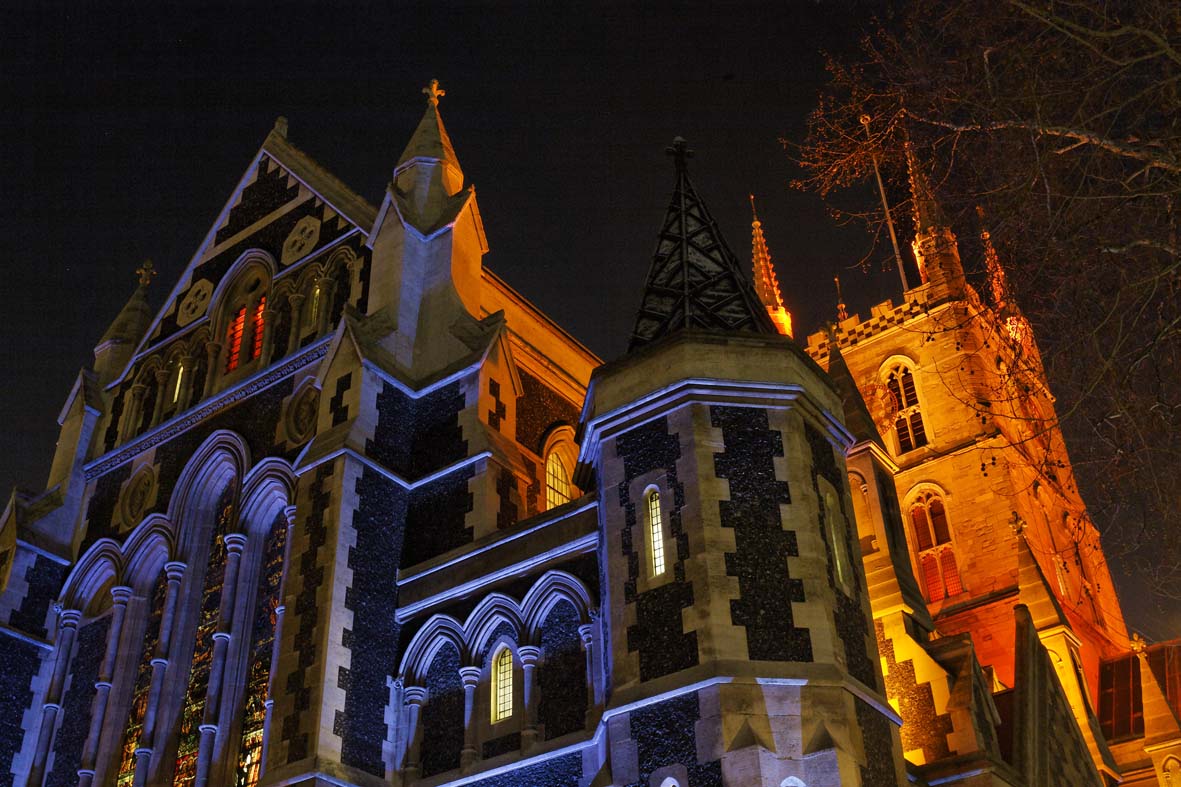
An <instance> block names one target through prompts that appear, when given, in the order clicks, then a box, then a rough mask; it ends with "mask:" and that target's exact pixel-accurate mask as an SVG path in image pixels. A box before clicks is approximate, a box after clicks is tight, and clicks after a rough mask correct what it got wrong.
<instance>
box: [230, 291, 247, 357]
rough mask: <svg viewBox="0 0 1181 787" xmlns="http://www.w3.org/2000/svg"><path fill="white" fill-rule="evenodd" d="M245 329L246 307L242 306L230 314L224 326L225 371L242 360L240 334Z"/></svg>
mask: <svg viewBox="0 0 1181 787" xmlns="http://www.w3.org/2000/svg"><path fill="white" fill-rule="evenodd" d="M245 330H246V307H245V306H242V307H241V308H239V309H238V310H237V311H235V312H234V313H233V315H231V316H230V322H229V324H228V325H227V327H226V371H227V372H232V371H234V370H235V369H237V368H238V365H239V364H240V363H241V360H242V334H243V333H244V332H245Z"/></svg>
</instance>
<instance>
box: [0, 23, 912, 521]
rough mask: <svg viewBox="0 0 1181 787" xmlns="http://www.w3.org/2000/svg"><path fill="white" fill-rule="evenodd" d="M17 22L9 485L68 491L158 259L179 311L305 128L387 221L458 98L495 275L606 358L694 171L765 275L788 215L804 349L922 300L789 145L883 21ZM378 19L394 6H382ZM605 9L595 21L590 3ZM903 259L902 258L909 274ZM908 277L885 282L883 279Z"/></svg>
mask: <svg viewBox="0 0 1181 787" xmlns="http://www.w3.org/2000/svg"><path fill="white" fill-rule="evenodd" d="M4 5H5V7H4V8H3V9H0V74H2V77H0V91H2V93H3V104H2V106H3V110H2V115H0V145H2V148H0V150H2V155H0V194H2V195H3V197H2V199H3V207H4V211H3V214H2V217H0V228H2V231H0V255H2V259H3V265H2V271H3V280H2V286H3V292H4V300H5V305H6V310H5V319H4V320H3V321H0V331H2V334H0V335H2V339H3V341H2V343H0V347H2V348H3V357H2V365H0V370H2V372H0V373H2V378H0V379H2V383H3V384H2V385H0V417H3V422H4V424H5V428H6V432H5V435H4V440H3V447H2V448H0V487H2V490H3V494H4V495H5V497H6V498H7V494H8V491H9V490H10V489H11V488H12V486H13V484H20V485H21V486H24V487H26V488H29V489H32V490H40V489H42V488H43V485H44V482H45V477H46V475H47V474H48V470H49V462H50V459H51V456H52V452H53V445H54V442H55V440H56V437H57V424H56V421H55V419H56V416H57V414H58V412H59V410H60V408H61V407H62V405H63V404H64V402H65V398H66V396H67V394H68V393H69V390H70V386H71V384H72V383H73V380H74V378H75V376H76V375H77V372H78V369H79V368H81V367H83V366H87V365H89V364H90V363H91V362H92V360H93V356H92V349H93V347H94V344H95V343H96V342H97V340H98V338H99V337H100V336H101V335H102V333H103V331H104V330H105V329H106V327H107V325H108V324H109V323H110V321H111V320H112V319H113V318H114V316H115V315H116V314H117V313H118V311H119V309H120V308H121V307H122V305H123V304H124V303H125V302H126V300H127V298H128V297H129V296H130V294H131V292H132V291H133V290H134V288H135V282H136V280H135V276H134V273H133V272H134V270H135V268H136V267H138V265H139V264H140V262H141V261H142V260H143V259H144V258H147V257H150V258H151V259H152V260H153V261H154V262H155V264H156V267H157V268H158V269H159V271H160V274H161V275H160V276H159V278H158V279H157V282H156V284H155V285H154V286H153V288H152V296H153V302H154V305H157V306H158V305H161V301H162V300H163V298H164V297H165V295H166V294H167V292H168V291H169V290H170V289H171V287H172V285H173V284H174V283H175V281H176V278H177V276H178V275H179V274H180V272H181V271H182V269H183V268H184V266H185V265H186V264H187V263H188V261H189V259H190V258H191V257H192V255H193V254H194V253H195V251H196V250H197V246H198V244H199V243H200V242H201V240H202V238H203V237H204V235H205V234H206V233H207V232H208V230H209V228H210V226H211V224H212V222H213V221H214V220H215V219H216V217H217V214H218V213H219V211H220V210H221V208H222V206H223V205H224V203H225V201H226V199H228V197H229V196H230V193H231V191H232V190H233V188H234V186H235V184H236V183H237V181H238V179H239V178H240V177H241V176H242V174H243V172H244V171H245V169H246V167H247V165H248V164H249V162H250V160H251V158H252V157H253V156H254V154H255V153H256V151H257V149H258V147H259V145H261V143H262V140H263V138H264V137H265V136H266V134H267V132H268V131H269V130H270V128H271V126H272V125H273V123H274V119H275V117H276V116H278V115H284V116H286V117H288V118H289V121H290V132H289V137H288V138H289V139H290V140H291V142H293V143H294V144H295V145H296V146H297V147H299V148H301V149H302V150H304V151H305V152H306V153H308V154H309V155H310V156H312V157H313V158H314V159H316V160H317V161H319V162H320V163H321V164H322V165H323V166H324V167H326V168H327V169H328V170H329V171H331V172H333V173H334V174H336V175H337V176H338V177H340V178H341V179H342V180H343V181H344V182H345V183H347V184H348V185H349V186H350V187H351V188H353V189H354V190H355V191H357V192H358V193H359V194H361V195H362V196H363V197H365V198H366V199H368V200H369V201H371V202H373V203H374V204H377V203H380V201H381V197H382V194H383V192H384V188H385V185H386V183H387V182H388V180H389V177H390V174H391V170H392V168H393V165H394V164H395V163H396V161H397V158H398V155H399V154H400V153H401V151H402V148H403V147H404V146H405V144H406V142H407V140H408V138H409V136H410V133H411V132H412V131H413V129H414V127H415V125H416V124H417V122H418V120H419V118H420V117H421V115H422V111H423V108H424V106H425V104H424V100H425V99H424V97H423V95H422V94H421V92H420V90H421V88H422V87H423V85H425V84H426V83H427V81H429V80H430V79H431V78H438V79H439V80H440V83H441V86H442V87H443V88H444V89H445V90H446V91H447V95H446V97H445V98H443V100H442V103H441V106H440V110H441V114H442V116H443V119H444V122H445V124H446V126H447V129H448V132H449V133H450V135H451V139H452V141H453V142H454V144H455V148H456V152H457V154H458V156H459V160H460V164H461V165H462V167H463V169H464V172H465V173H466V175H467V177H468V179H469V180H470V181H471V182H473V183H474V184H475V186H476V189H477V192H478V195H479V203H480V209H481V213H482V216H483V219H484V223H485V227H486V230H487V235H488V242H489V245H490V246H491V251H490V252H489V254H488V255H487V256H486V257H485V258H484V263H485V264H486V265H488V266H489V267H490V268H491V269H492V270H494V271H495V272H497V273H498V274H499V275H501V276H502V277H503V278H504V279H506V280H507V281H508V282H509V283H510V284H511V285H512V286H513V287H514V288H516V289H517V290H519V291H520V292H521V293H522V294H524V295H525V296H526V297H527V298H529V299H531V300H532V301H533V302H534V303H536V304H537V305H538V306H540V307H541V308H542V309H543V310H544V311H546V312H547V313H548V314H549V315H551V316H552V317H554V318H555V319H556V320H558V321H559V322H560V323H561V324H562V325H563V326H564V327H565V328H567V329H568V330H569V331H570V332H571V333H573V334H574V336H576V337H577V338H578V339H580V340H581V341H583V342H584V343H585V344H587V345H588V346H589V347H590V348H591V349H592V350H593V351H595V352H596V353H598V354H599V355H600V356H601V357H603V358H605V359H610V358H614V357H616V356H618V355H619V354H621V353H622V352H623V350H624V348H625V346H626V342H627V337H628V334H629V333H630V331H631V327H632V321H633V318H634V314H635V309H636V307H637V305H638V302H639V288H640V287H641V285H642V284H643V280H644V276H645V273H646V271H647V267H648V264H649V261H650V259H651V255H652V251H653V248H654V245H655V241H656V233H657V231H658V229H659V225H660V221H661V217H662V216H663V213H664V211H665V209H666V208H667V205H668V198H669V194H670V191H671V188H672V182H673V169H672V165H671V163H670V161H669V160H668V157H667V156H666V155H665V154H664V149H665V147H667V146H668V144H669V142H670V141H671V140H672V138H673V137H674V136H675V135H678V134H679V135H681V136H684V137H685V138H686V139H688V140H689V143H690V147H691V148H692V149H694V150H695V151H696V156H695V157H694V158H693V160H692V161H691V163H690V173H691V177H692V179H693V181H694V184H695V185H696V187H697V189H698V192H699V193H700V194H701V195H702V196H703V198H704V199H705V200H706V202H707V204H708V205H709V207H710V210H711V211H712V213H713V214H714V217H715V218H716V219H717V220H718V222H719V224H720V225H721V228H722V231H723V233H724V234H725V237H726V239H727V241H728V242H729V245H730V247H731V248H732V249H733V250H734V252H735V253H736V254H737V256H738V257H739V259H740V260H742V261H743V263H744V264H748V263H749V259H750V208H749V203H748V200H747V194H748V193H750V192H753V193H754V194H755V196H756V198H757V199H758V204H759V213H760V218H761V219H762V220H763V224H764V230H765V232H766V235H767V240H768V243H769V246H770V248H771V253H772V256H773V258H774V260H775V263H776V267H777V269H778V273H779V279H780V283H781V285H782V287H783V290H784V300H785V301H786V305H787V307H788V309H789V310H790V311H791V312H792V313H793V315H794V317H795V321H796V336H797V338H804V337H806V335H807V334H808V333H810V332H812V331H813V330H815V329H816V327H817V326H818V325H819V324H820V322H821V321H822V320H827V319H831V318H832V317H833V315H834V313H835V306H834V304H835V300H836V299H835V293H834V290H833V284H832V276H833V274H834V273H835V272H841V273H842V281H843V282H844V284H845V294H846V300H847V301H848V302H849V304H850V309H851V310H860V311H862V312H863V313H864V312H867V311H868V307H869V305H870V304H872V303H876V302H878V301H880V300H882V299H884V298H887V297H893V298H895V299H897V298H898V296H899V287H898V283H897V275H896V274H895V273H894V272H892V271H884V272H883V271H881V270H880V269H879V270H876V271H874V272H871V273H868V274H866V273H862V272H861V271H860V270H858V269H854V270H846V269H849V268H855V263H856V262H857V261H858V260H859V259H860V258H861V257H862V256H863V255H864V254H865V253H866V252H867V251H868V250H869V247H870V238H869V236H868V235H867V234H866V233H865V232H864V231H863V230H862V229H861V228H859V227H839V226H837V225H835V224H834V222H833V221H832V220H831V219H830V218H829V217H828V215H827V211H826V210H825V208H824V206H823V205H822V204H821V202H820V200H819V198H818V197H816V196H814V195H811V194H804V193H800V192H798V191H795V190H792V189H791V188H789V182H790V180H791V178H792V177H793V176H794V175H795V174H796V171H795V169H794V167H793V166H792V164H791V162H790V160H789V158H788V156H787V155H786V154H785V152H784V150H783V148H782V146H781V145H780V144H779V142H778V138H779V137H781V136H787V137H789V138H794V139H800V138H802V136H803V134H804V125H805V120H806V117H807V114H808V112H809V111H810V109H811V108H812V106H813V105H814V103H815V98H816V93H817V91H818V89H819V86H820V85H821V84H822V82H823V79H824V72H823V67H822V51H824V50H829V51H841V50H847V49H849V48H850V47H853V46H855V45H856V43H857V40H858V38H859V37H860V36H861V35H862V33H863V32H864V31H865V29H866V28H867V27H868V26H869V24H870V23H871V16H872V14H873V13H874V12H875V11H876V10H877V7H876V5H875V4H874V3H872V2H869V0H836V1H834V0H824V1H822V2H812V1H811V0H786V1H781V2H774V3H772V2H768V3H764V4H740V3H731V2H713V3H709V4H697V5H694V4H679V5H676V6H662V5H657V4H656V3H650V2H645V3H642V4H641V3H627V4H623V3H619V4H609V5H596V4H593V3H580V4H577V6H575V5H574V4H565V3H555V4H544V5H542V4H538V5H536V6H529V7H525V6H522V5H509V4H507V3H498V4H474V3H463V4H460V3H447V4H443V3H438V2H436V3H431V4H422V5H419V4H401V5H400V7H399V9H398V10H396V11H391V10H387V9H386V8H384V7H383V8H381V9H378V8H377V7H376V6H373V7H365V6H361V7H359V8H358V9H357V10H354V11H353V12H351V13H348V14H345V13H342V12H340V11H338V10H336V9H335V8H334V6H336V5H338V4H328V3H317V4H298V5H294V4H281V3H274V4H268V7H267V8H266V9H265V10H264V9H262V8H258V9H255V10H253V11H243V10H242V9H240V8H238V7H236V6H235V5H233V4H226V5H224V6H212V5H206V6H205V8H204V10H199V11H196V12H192V11H191V10H186V11H184V12H183V13H182V12H181V11H180V10H169V9H165V8H161V7H159V6H152V7H150V8H149V7H148V6H146V5H145V6H144V7H143V8H137V9H135V10H134V11H132V10H128V9H125V10H123V11H117V10H109V9H108V10H102V11H100V10H98V9H96V8H91V9H89V10H85V9H79V8H74V7H69V8H65V7H62V8H56V9H55V8H54V7H52V6H50V5H46V4H36V5H32V4H29V5H28V7H27V8H24V9H20V8H15V9H14V8H13V5H14V4H12V3H6V4H4ZM366 5H368V4H366ZM567 7H569V8H571V9H573V8H577V9H578V12H577V13H575V12H574V11H566V10H563V9H565V8H567ZM883 253H884V252H883ZM877 267H879V268H880V266H877Z"/></svg>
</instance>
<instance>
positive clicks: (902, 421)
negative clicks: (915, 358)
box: [886, 364, 927, 454]
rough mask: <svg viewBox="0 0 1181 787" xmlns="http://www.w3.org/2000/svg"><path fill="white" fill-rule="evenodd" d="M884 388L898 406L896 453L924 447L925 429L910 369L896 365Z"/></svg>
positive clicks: (903, 365)
mask: <svg viewBox="0 0 1181 787" xmlns="http://www.w3.org/2000/svg"><path fill="white" fill-rule="evenodd" d="M886 388H887V389H888V390H889V391H890V393H891V394H892V395H893V396H894V402H895V403H896V404H897V405H898V414H897V415H896V416H895V418H894V435H895V437H896V439H897V440H898V453H900V454H905V453H906V452H907V451H913V450H914V449H916V448H920V447H922V446H924V445H926V444H927V428H926V426H925V425H924V424H923V414H922V412H921V411H920V410H919V397H918V392H917V390H916V389H915V381H914V374H913V373H912V372H911V370H910V367H908V366H906V365H905V364H898V365H897V366H895V367H894V368H892V369H891V370H890V373H889V374H888V375H887V376H886Z"/></svg>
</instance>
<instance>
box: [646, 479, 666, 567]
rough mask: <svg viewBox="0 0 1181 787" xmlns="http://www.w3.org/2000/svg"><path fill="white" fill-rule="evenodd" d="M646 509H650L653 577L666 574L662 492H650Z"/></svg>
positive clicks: (649, 540) (650, 547)
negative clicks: (661, 508) (661, 504)
mask: <svg viewBox="0 0 1181 787" xmlns="http://www.w3.org/2000/svg"><path fill="white" fill-rule="evenodd" d="M645 507H646V508H647V509H648V512H647V513H648V554H649V555H651V560H650V561H649V568H651V569H652V576H654V577H658V576H660V575H661V574H663V573H664V518H663V517H662V516H661V513H660V492H658V491H656V490H655V489H653V490H651V491H650V492H648V495H647V498H646V501H645Z"/></svg>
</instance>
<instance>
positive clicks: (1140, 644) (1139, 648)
mask: <svg viewBox="0 0 1181 787" xmlns="http://www.w3.org/2000/svg"><path fill="white" fill-rule="evenodd" d="M1128 644H1129V645H1131V647H1132V652H1133V653H1136V654H1140V653H1143V652H1144V649H1145V648H1146V647H1148V643H1147V642H1145V641H1144V637H1142V636H1140V632H1138V631H1133V632H1132V639H1131V641H1130V642H1129V643H1128Z"/></svg>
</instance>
